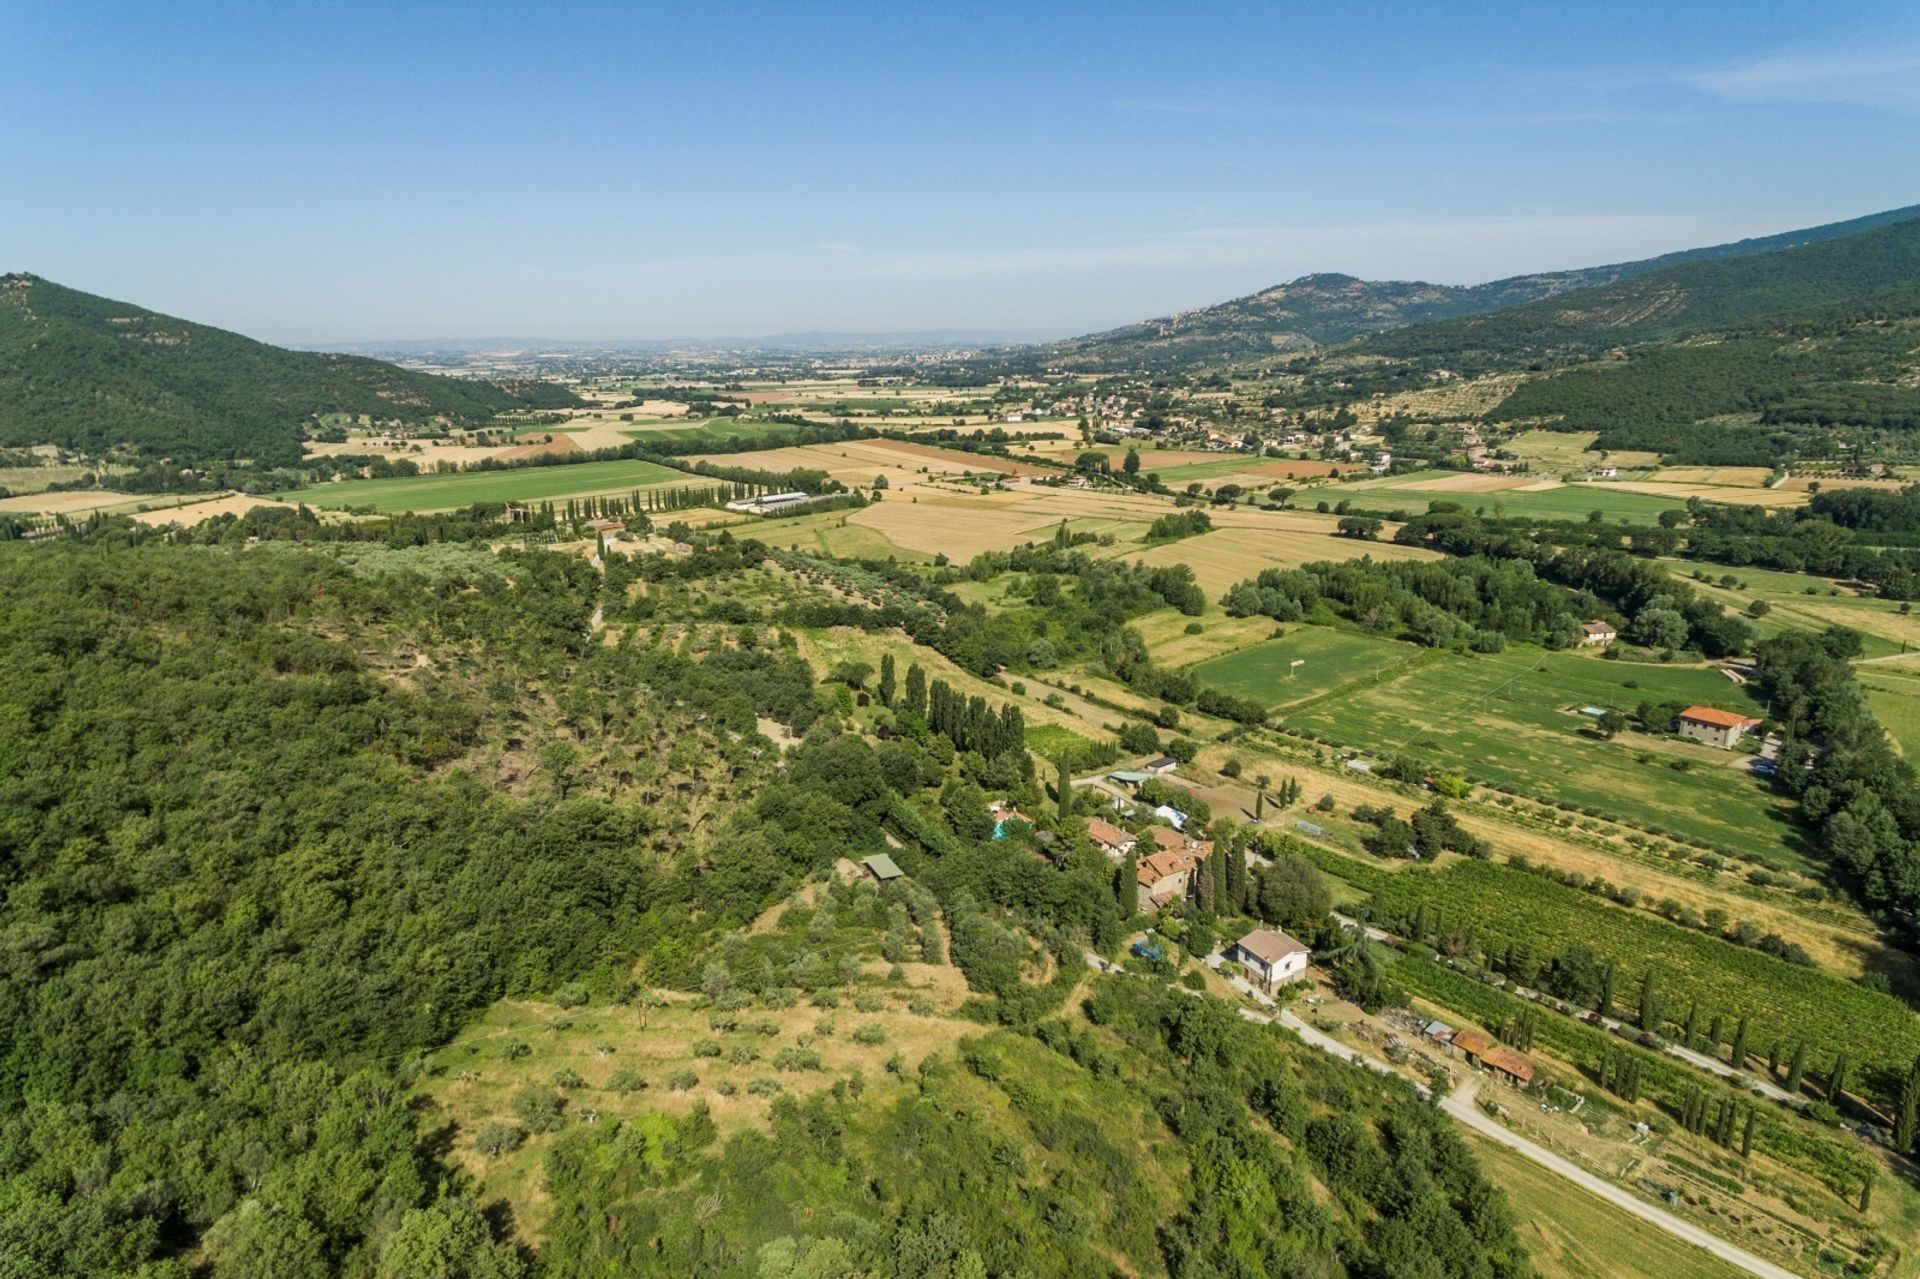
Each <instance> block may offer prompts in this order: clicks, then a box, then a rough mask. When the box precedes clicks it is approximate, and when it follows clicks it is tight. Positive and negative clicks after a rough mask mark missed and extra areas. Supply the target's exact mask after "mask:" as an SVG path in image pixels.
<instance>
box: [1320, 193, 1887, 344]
mask: <svg viewBox="0 0 1920 1279" xmlns="http://www.w3.org/2000/svg"><path fill="white" fill-rule="evenodd" d="M1916 300H1920V220H1911V219H1910V220H1907V221H1904V222H1899V223H1895V224H1893V225H1889V226H1883V227H1879V228H1876V229H1874V230H1870V231H1863V232H1860V233H1858V234H1855V235H1849V236H1845V237H1842V238H1839V239H1831V240H1823V241H1821V242H1819V243H1814V244H1802V245H1797V246H1794V247H1791V248H1785V249H1779V250H1776V251H1773V252H1768V253H1762V254H1758V255H1753V256H1745V257H1738V258H1732V259H1713V260H1703V261H1691V262H1685V263H1681V264H1679V265H1676V266H1669V267H1663V268H1661V269H1659V270H1656V271H1649V272H1645V273H1642V274H1637V275H1634V276H1633V277H1631V278H1629V279H1623V280H1619V281H1616V282H1613V283H1610V284H1605V285H1601V286H1598V287H1595V288H1587V289H1580V290H1577V291H1574V292H1571V293H1565V294H1562V295H1559V296H1556V297H1552V298H1548V299H1544V300H1541V301H1536V302H1531V303H1528V304H1526V305H1523V306H1515V307H1509V308H1507V309H1506V310H1502V311H1497V312H1494V313H1492V314H1489V315H1476V316H1467V317H1463V318H1459V319H1454V320H1449V321H1445V322H1441V323H1435V324H1426V325H1421V326H1418V327H1415V328H1408V329H1402V330H1399V331H1396V332H1392V333H1382V334H1378V335H1376V336H1373V337H1370V338H1367V339H1365V340H1364V341H1363V342H1361V343H1360V344H1359V345H1358V346H1357V347H1356V348H1355V349H1356V350H1357V351H1359V352H1361V353H1364V354H1366V355H1368V356H1390V357H1397V358H1401V359H1417V360H1426V361H1441V362H1448V366H1449V367H1453V368H1456V371H1460V370H1467V371H1472V370H1476V369H1480V368H1487V367H1499V366H1502V365H1507V366H1511V365H1513V364H1515V363H1523V362H1527V361H1532V360H1538V359H1541V358H1546V357H1552V356H1555V355H1560V354H1565V353H1569V352H1576V353H1583V352H1588V351H1592V350H1594V349H1596V348H1609V347H1614V346H1623V345H1628V344H1632V343H1641V342H1654V341H1665V340H1670V339H1674V338H1679V337H1686V336H1689V335H1693V334H1700V333H1709V332H1726V331H1730V330H1735V329H1740V328H1744V327H1750V326H1756V325H1769V324H1774V325H1776V326H1777V325H1789V324H1794V323H1804V322H1808V321H1812V322H1816V323H1821V322H1831V321H1838V320H1845V319H1846V318H1848V317H1859V318H1867V317H1871V316H1875V315H1880V314H1899V315H1906V314H1910V313H1912V311H1913V310H1914V305H1915V302H1916Z"/></svg>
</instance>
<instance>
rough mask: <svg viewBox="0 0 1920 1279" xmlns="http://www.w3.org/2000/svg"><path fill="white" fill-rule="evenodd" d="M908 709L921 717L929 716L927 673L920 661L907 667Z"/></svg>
mask: <svg viewBox="0 0 1920 1279" xmlns="http://www.w3.org/2000/svg"><path fill="white" fill-rule="evenodd" d="M907 709H908V710H910V711H912V712H913V713H914V714H915V715H917V716H919V717H920V718H921V719H925V718H926V717H927V673H926V672H925V671H923V670H921V669H920V663H918V662H913V663H911V664H909V665H908V667H907Z"/></svg>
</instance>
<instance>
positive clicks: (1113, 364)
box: [1003, 205, 1920, 372]
mask: <svg viewBox="0 0 1920 1279" xmlns="http://www.w3.org/2000/svg"><path fill="white" fill-rule="evenodd" d="M1916 218H1920V205H1915V206H1910V207H1908V208H1904V209H1893V210H1889V211H1887V212H1885V213H1876V214H1871V215H1869V216H1867V217H1863V218H1853V219H1851V220H1849V221H1845V222H1834V223H1829V224H1827V225H1824V226H1818V227H1810V228H1807V229H1805V230H1799V231H1788V232H1784V233H1782V234H1779V235H1771V236H1762V237H1758V238H1755V239H1748V240H1740V241H1737V242H1735V243H1731V244H1720V245H1712V246H1709V247H1706V248H1700V249H1687V250H1683V251H1681V252H1678V253H1668V254H1664V255H1662V256H1660V257H1655V258H1646V259H1643V260H1641V261H1637V262H1617V263H1612V264H1610V265H1606V266H1596V267H1585V268H1580V269H1576V270H1570V271H1550V272H1542V273H1538V274H1533V275H1516V276H1510V277H1508V278H1506V279H1503V280H1493V281H1490V282H1488V283H1485V284H1475V285H1467V286H1460V285H1447V284H1428V283H1422V282H1418V281H1413V282H1409V281H1395V280H1389V281H1370V280H1361V279H1356V278H1355V277H1353V276H1351V275H1339V274H1318V275H1307V276H1302V277H1301V278H1299V279H1297V280H1293V281H1291V282H1289V283H1287V284H1282V285H1277V286H1275V287H1274V288H1270V289H1265V290H1263V291H1261V292H1259V293H1255V294H1251V295H1249V296H1247V297H1243V298H1236V299H1234V300H1233V301H1230V302H1223V303H1220V304H1219V305H1217V306H1209V307H1202V308H1200V309H1198V310H1193V311H1183V312H1180V313H1179V314H1176V315H1169V316H1163V317H1161V318H1159V319H1154V320H1147V321H1143V322H1141V323H1139V324H1130V325H1126V326H1124V327H1122V328H1117V329H1112V330H1109V331H1107V332H1104V333H1095V334H1091V335H1088V336H1086V337H1078V338H1069V339H1067V340H1066V341H1062V342H1054V343H1048V344H1045V345H1041V346H1035V347H1029V348H1025V349H1023V350H1022V351H1019V352H1015V353H1008V355H1007V356H1005V357H1003V358H1004V360H1005V362H1007V363H1010V364H1019V363H1025V364H1028V365H1032V366H1034V367H1047V368H1063V369H1069V370H1082V371H1087V372H1103V371H1124V370H1167V369H1175V368H1190V367H1194V366H1205V365H1213V364H1229V363H1236V362H1241V361H1246V360H1256V359H1262V358H1266V357H1270V356H1274V355H1284V354H1289V353H1294V352H1300V351H1307V350H1311V349H1313V348H1315V347H1319V346H1328V345H1333V344H1336V343H1340V342H1345V341H1348V340H1350V339H1353V338H1357V337H1363V336H1365V335H1367V334H1372V333H1380V332H1383V331H1388V330H1400V329H1405V328H1407V327H1408V326H1415V325H1429V324H1433V323H1435V322H1438V321H1444V320H1452V319H1459V318H1460V317H1465V316H1474V315H1482V314H1486V313H1488V312H1500V311H1504V310H1506V309H1507V308H1512V307H1523V306H1525V305H1526V304H1528V303H1538V302H1540V301H1541V300H1542V299H1548V298H1557V297H1560V296H1561V295H1564V294H1570V293H1574V292H1576V291H1578V290H1583V289H1594V288H1599V287H1604V286H1607V285H1614V284H1619V283H1621V282H1624V281H1631V280H1635V279H1638V278H1640V277H1644V276H1647V275H1649V274H1653V273H1657V272H1662V271H1666V270H1669V269H1671V268H1674V267H1678V266H1683V265H1686V264H1689V263H1703V264H1704V263H1713V262H1729V261H1738V260H1743V259H1747V258H1753V257H1757V256H1761V255H1766V254H1774V253H1778V252H1780V251H1782V250H1786V249H1792V248H1797V247H1801V246H1806V245H1813V244H1819V243H1823V242H1825V241H1829V240H1835V239H1839V238H1842V237H1848V236H1856V235H1859V234H1860V233H1862V232H1866V231H1871V230H1874V229H1877V228H1880V227H1887V226H1893V225H1896V224H1901V223H1907V224H1910V225H1911V224H1915V223H1914V220H1915V219H1916Z"/></svg>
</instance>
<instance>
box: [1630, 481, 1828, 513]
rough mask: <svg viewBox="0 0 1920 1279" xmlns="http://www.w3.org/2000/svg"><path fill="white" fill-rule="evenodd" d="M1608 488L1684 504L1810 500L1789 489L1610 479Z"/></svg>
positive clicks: (1795, 503) (1789, 503)
mask: <svg viewBox="0 0 1920 1279" xmlns="http://www.w3.org/2000/svg"><path fill="white" fill-rule="evenodd" d="M1605 487H1606V488H1611V489H1625V490H1626V491H1627V492H1629V493H1645V494H1647V495H1648V496H1650V497H1671V498H1676V499H1679V500H1681V501H1685V500H1686V499H1687V498H1690V497H1697V498H1699V499H1700V500H1701V501H1703V502H1726V503H1729V504H1732V505H1736V506H1799V505H1802V504H1803V503H1804V502H1805V501H1806V500H1807V495H1806V493H1805V492H1803V491H1802V490H1799V489H1789V488H1784V487H1783V488H1777V489H1770V488H1735V487H1733V486H1731V485H1725V484H1684V483H1668V482H1666V476H1665V475H1662V477H1661V478H1660V479H1658V480H1609V481H1608V482H1607V483H1606V485H1605Z"/></svg>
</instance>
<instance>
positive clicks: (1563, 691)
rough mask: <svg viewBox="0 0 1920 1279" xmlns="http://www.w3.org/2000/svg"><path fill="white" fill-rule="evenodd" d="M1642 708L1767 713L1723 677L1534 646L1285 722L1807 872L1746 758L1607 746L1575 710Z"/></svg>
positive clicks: (1433, 665)
mask: <svg viewBox="0 0 1920 1279" xmlns="http://www.w3.org/2000/svg"><path fill="white" fill-rule="evenodd" d="M1301 669H1302V670H1305V669H1307V668H1305V667H1303V668H1301ZM1643 700H1648V701H1655V702H1664V701H1681V702H1698V703H1700V704H1703V705H1711V706H1719V707H1722V708H1725V709H1728V710H1744V711H1747V712H1750V713H1753V714H1759V713H1760V712H1761V711H1762V709H1763V708H1762V707H1760V706H1757V705H1755V704H1754V703H1753V702H1752V701H1751V699H1750V698H1749V697H1748V695H1747V694H1746V692H1745V691H1743V690H1742V689H1740V688H1739V687H1737V686H1735V685H1734V684H1732V683H1729V682H1728V681H1727V680H1726V679H1725V678H1724V677H1723V676H1721V675H1719V674H1718V673H1716V672H1714V671H1711V670H1703V669H1700V668H1696V667H1671V666H1657V665H1641V664H1637V663H1628V662H1610V661H1605V660H1603V659H1600V658H1597V657H1586V656H1581V655H1577V654H1572V653H1549V652H1544V651H1542V650H1539V649H1525V650H1516V651H1512V652H1508V653H1502V654H1498V655H1492V656H1456V655H1451V654H1449V655H1446V656H1444V657H1442V658H1440V659H1439V660H1437V661H1431V662H1426V663H1415V664H1409V665H1408V666H1407V668H1406V669H1405V670H1404V671H1402V672H1401V673H1399V674H1396V675H1394V676H1392V677H1391V678H1389V679H1387V680H1385V681H1384V682H1382V683H1379V684H1376V685H1373V686H1371V687H1366V688H1361V689H1357V690H1349V691H1347V692H1345V693H1342V694H1340V695H1338V696H1331V697H1324V698H1321V699H1318V700H1314V701H1311V702H1308V703H1306V704H1304V705H1301V706H1299V707H1297V708H1296V709H1295V710H1293V711H1291V712H1288V713H1286V715H1285V717H1284V718H1285V722H1286V724H1287V725H1288V726H1289V727H1291V728H1295V729H1301V730H1305V731H1310V732H1315V733H1320V734H1323V735H1325V736H1327V737H1330V738H1332V739H1333V740H1335V741H1338V742H1341V743H1344V744H1348V745H1352V746H1354V747H1356V748H1359V749H1362V750H1364V751H1367V752H1371V753H1375V754H1379V755H1393V754H1406V755H1411V756H1413V757H1415V758H1418V759H1421V760H1425V761H1427V762H1429V763H1431V764H1433V765H1436V766H1438V767H1441V768H1446V769H1458V770H1460V771H1462V772H1464V773H1466V774H1467V775H1469V776H1471V777H1474V778H1478V779H1483V780H1485V781H1488V782H1492V783H1497V784H1501V785H1507V786H1512V787H1514V788H1515V789H1517V790H1519V791H1520V792H1521V793H1523V794H1527V795H1532V796H1535V797H1537V798H1541V799H1546V800H1552V801H1557V802H1564V803H1571V804H1576V805H1580V806H1582V807H1587V808H1592V809H1595V810H1597V811H1600V812H1603V813H1606V814H1608V815H1610V816H1616V817H1620V818H1624V819H1626V820H1628V821H1636V822H1640V823H1642V824H1646V825H1651V826H1655V827H1660V828H1663V829H1666V830H1670V831H1676V832H1679V833H1680V834H1682V835H1685V836H1688V837H1690V838H1695V839H1702V840H1707V841H1709V842H1712V843H1716V844H1723V845H1726V846H1728V847H1731V848H1735V849H1739V850H1741V851H1745V852H1753V853H1756V854H1758V855H1760V856H1763V857H1765V858H1767V859H1768V860H1769V861H1772V862H1775V863H1777V864H1781V865H1793V866H1799V865H1801V858H1800V857H1799V855H1798V854H1796V853H1795V852H1793V851H1792V849H1791V848H1790V847H1789V844H1788V836H1789V831H1790V830H1791V827H1790V825H1789V824H1788V822H1787V820H1786V804H1785V802H1784V801H1782V800H1780V799H1778V798H1776V797H1775V796H1774V795H1772V794H1771V793H1770V792H1769V791H1768V790H1767V789H1766V788H1765V787H1764V785H1763V784H1762V783H1761V782H1760V781H1759V780H1757V779H1756V778H1754V777H1753V776H1752V775H1751V774H1750V773H1749V772H1748V771H1747V770H1746V768H1745V767H1744V764H1745V762H1746V758H1747V757H1746V756H1744V755H1740V754H1738V753H1737V752H1731V751H1720V750H1715V749H1714V748H1712V747H1708V746H1701V745H1697V744H1695V743H1691V742H1679V741H1673V740H1669V739H1663V738H1654V737H1649V736H1646V735H1644V734H1641V733H1638V732H1626V733H1622V734H1621V735H1620V736H1619V737H1616V738H1614V739H1613V740H1612V741H1603V740H1601V739H1600V738H1598V737H1596V736H1594V735H1592V734H1591V733H1590V732H1589V729H1588V726H1589V724H1590V723H1591V721H1590V720H1588V719H1587V718H1585V717H1583V716H1581V715H1578V714H1575V713H1571V710H1570V708H1572V709H1577V708H1579V707H1582V706H1587V705H1592V706H1603V707H1604V706H1614V707H1619V708H1621V709H1623V710H1631V709H1632V708H1633V707H1634V706H1635V705H1637V704H1638V703H1639V702H1641V701H1643ZM1676 764H1679V765H1682V768H1676V767H1674V766H1675V765H1676ZM1683 770H1684V771H1683Z"/></svg>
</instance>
